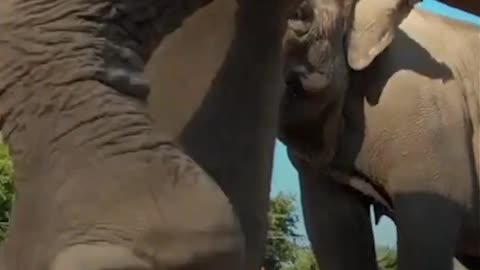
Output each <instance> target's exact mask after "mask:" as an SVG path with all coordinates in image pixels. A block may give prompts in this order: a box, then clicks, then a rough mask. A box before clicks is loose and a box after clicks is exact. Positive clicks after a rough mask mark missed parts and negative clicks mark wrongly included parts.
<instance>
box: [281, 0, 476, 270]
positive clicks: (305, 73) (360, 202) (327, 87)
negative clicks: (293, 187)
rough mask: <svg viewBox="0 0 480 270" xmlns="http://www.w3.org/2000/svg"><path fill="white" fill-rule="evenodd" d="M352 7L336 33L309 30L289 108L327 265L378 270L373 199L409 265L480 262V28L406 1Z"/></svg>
mask: <svg viewBox="0 0 480 270" xmlns="http://www.w3.org/2000/svg"><path fill="white" fill-rule="evenodd" d="M319 2H320V4H321V3H322V2H323V1H321V0H319ZM345 7H346V8H345V12H344V13H343V14H345V16H344V17H340V18H336V19H334V21H335V20H336V21H337V23H332V24H331V25H335V26H336V27H337V28H336V29H335V30H334V31H331V32H329V33H328V34H327V35H325V34H322V33H320V35H319V34H318V33H316V32H315V31H303V33H304V35H303V36H302V35H299V37H298V39H297V45H296V47H297V48H303V54H302V53H301V52H302V50H298V51H297V53H295V54H291V57H293V59H292V60H290V61H289V62H290V63H292V65H291V66H290V69H289V71H290V73H289V87H288V90H287V94H286V95H285V97H284V100H283V102H282V106H281V121H280V139H281V140H282V141H283V142H285V144H286V145H287V147H288V149H289V156H290V159H291V160H292V162H293V164H294V165H295V167H296V168H297V170H298V172H299V175H300V184H301V192H302V204H303V209H304V214H305V220H306V226H307V232H308V235H309V238H310V240H311V242H312V246H313V249H314V251H315V255H316V258H317V260H318V262H319V264H320V267H324V268H325V269H328V270H340V269H341V270H347V269H362V270H368V269H372V270H373V269H376V266H375V263H374V262H375V261H374V254H375V252H374V245H373V236H372V231H371V226H370V221H369V218H368V217H369V215H368V213H369V212H368V207H369V205H370V204H371V203H373V204H374V205H375V211H376V215H377V217H378V216H381V215H382V214H387V215H389V216H391V217H392V218H393V219H394V220H395V222H396V225H397V231H398V269H399V270H452V269H453V265H452V257H454V256H455V257H457V258H458V259H459V260H460V261H461V262H462V263H463V264H465V265H466V266H467V267H468V268H470V269H472V270H476V269H480V178H479V174H480V154H479V152H480V150H479V149H480V145H479V143H480V133H479V130H480V124H479V123H480V38H479V37H480V28H479V27H477V26H474V25H471V24H467V23H463V22H460V21H456V20H452V19H448V18H446V17H442V16H439V15H436V14H433V13H430V12H427V11H423V10H421V9H417V8H415V9H413V10H412V11H411V12H410V10H411V6H410V7H409V6H407V5H401V3H400V2H399V1H396V0H381V1H380V0H359V1H356V3H355V5H353V6H352V10H348V7H349V5H346V6H345ZM315 13H316V14H318V15H317V17H316V18H315V19H317V20H319V21H322V19H323V20H324V21H325V19H324V18H322V12H321V10H316V12H315ZM298 24H299V25H304V26H305V25H306V26H307V27H305V28H307V29H311V27H308V26H311V25H312V23H311V22H307V23H305V22H303V23H302V22H298ZM398 24H400V26H399V28H397V25H398ZM345 25H346V27H345ZM299 28H301V27H299ZM299 33H302V32H301V31H299ZM312 33H313V35H316V37H314V38H310V39H309V38H307V37H308V36H309V35H312ZM342 37H345V53H344V51H343V50H342V49H332V48H333V47H335V46H343V43H342V41H341V38H342ZM452 41H455V42H452ZM299 44H300V45H302V46H300V45H299ZM319 44H320V45H319ZM325 44H326V45H325ZM326 48H327V49H328V50H330V51H331V52H334V53H333V54H330V55H328V57H324V58H320V57H317V55H322V54H321V53H319V51H320V52H321V51H322V50H323V51H324V50H325V49H326ZM335 53H337V54H335ZM323 55H324V54H323ZM332 63H337V64H335V65H334V64H332ZM347 64H348V67H350V68H351V69H352V70H351V72H349V73H348V74H347V73H346V72H345V70H338V69H339V68H340V69H341V68H346V67H347ZM326 67H327V68H326ZM325 71H327V72H325ZM347 79H348V80H349V83H348V86H347V87H345V88H341V87H342V86H345V85H347V84H346V83H345V82H344V81H343V80H347ZM331 88H333V89H334V90H332V89H331ZM331 93H337V94H336V95H334V96H332V95H331ZM325 97H328V98H325ZM334 134H336V136H333V137H335V139H332V135H334Z"/></svg>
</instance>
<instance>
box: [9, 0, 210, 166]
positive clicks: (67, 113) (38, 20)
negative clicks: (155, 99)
mask: <svg viewBox="0 0 480 270" xmlns="http://www.w3.org/2000/svg"><path fill="white" fill-rule="evenodd" d="M210 1H211V0H203V1H196V0H185V1H178V0H176V1H100V2H91V1H86V0H71V1H60V0H58V1H47V0H38V1H22V0H12V1H5V2H2V3H0V26H1V28H2V29H3V30H2V31H1V33H0V48H1V51H2V55H1V62H0V75H1V77H2V78H3V79H4V80H3V81H2V82H1V83H0V97H1V99H0V119H1V122H0V124H1V125H2V131H3V134H4V137H5V140H6V142H8V143H9V144H10V147H11V150H12V153H13V155H14V158H15V160H18V161H20V160H23V158H22V159H20V158H19V157H20V155H23V154H25V151H26V150H25V149H33V148H32V147H31V145H30V146H29V145H28V144H27V143H26V142H25V136H23V135H21V134H25V135H26V136H33V135H32V134H36V135H35V137H34V138H36V141H33V142H32V141H30V142H31V143H36V144H40V145H41V144H42V143H45V142H49V143H51V142H54V141H55V142H57V143H58V142H59V141H60V139H61V138H62V137H63V136H65V135H67V134H69V133H71V132H72V131H74V130H78V129H80V130H81V129H82V128H85V127H87V126H88V128H87V130H88V134H89V135H88V136H85V137H83V141H79V139H78V141H76V142H75V143H73V144H72V145H70V146H71V147H73V149H75V147H78V146H81V145H85V144H86V143H87V142H88V143H90V144H92V146H94V147H96V146H98V145H102V146H106V145H107V144H108V143H112V142H115V143H114V144H117V143H120V141H124V140H120V137H136V136H140V134H141V133H142V132H143V133H145V131H147V132H146V133H150V132H149V131H151V128H150V120H149V118H148V117H147V114H146V112H144V110H143V109H140V107H139V106H140V105H141V104H140V103H141V102H142V100H144V99H146V97H147V95H148V92H149V87H148V84H147V82H146V80H145V79H144V75H143V68H144V65H145V62H146V60H148V58H149V57H150V54H151V53H152V51H153V49H154V48H155V47H156V46H157V45H158V44H159V43H160V42H161V40H162V39H163V37H164V36H165V35H167V34H168V33H169V32H171V31H173V30H175V29H176V28H177V27H179V26H180V24H181V22H182V20H183V19H184V18H186V17H187V16H188V15H189V14H191V13H192V12H194V11H195V10H196V9H198V8H200V7H201V6H203V5H205V4H207V3H209V2H210ZM122 94H127V95H131V96H134V97H136V98H137V100H128V101H124V99H123V98H122V97H121V96H122ZM120 100H121V101H120ZM126 104H128V105H126ZM85 107H89V108H88V109H87V110H86V109H85ZM107 107H108V109H107ZM76 112H81V114H82V115H80V113H76ZM47 115H48V117H44V116H47ZM32 116H35V117H32ZM37 117H38V119H36V118H37ZM40 118H41V119H40ZM62 118H70V119H71V121H62ZM27 119H29V120H27ZM103 120H105V121H109V122H110V121H118V126H116V127H115V130H106V128H107V126H108V127H113V126H115V125H105V124H101V122H102V121H103ZM27 121H30V122H28V123H27ZM47 121H49V122H47ZM60 122H61V123H69V124H68V126H67V125H65V124H64V125H63V126H60V125H57V124H55V123H60ZM49 123H50V124H49ZM132 123H133V124H132ZM44 127H53V129H52V130H43V128H44ZM127 127H128V128H127ZM93 131H95V132H93ZM27 134H29V135H27ZM40 134H41V135H40ZM105 134H109V136H106V135H105ZM94 138H95V139H94ZM42 140H44V141H42ZM152 143H153V144H158V143H159V142H152V141H151V140H145V144H146V145H142V146H139V145H138V143H137V144H130V145H131V146H132V149H139V148H143V147H148V146H151V145H152ZM125 145H128V144H125ZM125 148H126V147H125ZM62 149H64V150H65V148H62ZM39 151H41V150H39ZM52 151H53V150H52ZM125 151H128V149H125ZM17 164H19V163H18V162H16V166H17Z"/></svg>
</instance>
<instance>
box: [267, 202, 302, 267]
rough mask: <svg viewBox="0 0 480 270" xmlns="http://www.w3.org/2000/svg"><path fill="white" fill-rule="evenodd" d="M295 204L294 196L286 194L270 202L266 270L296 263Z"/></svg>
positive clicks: (296, 219) (296, 217)
mask: <svg viewBox="0 0 480 270" xmlns="http://www.w3.org/2000/svg"><path fill="white" fill-rule="evenodd" d="M294 202H295V199H294V197H293V196H290V195H285V194H279V195H277V196H276V197H274V198H272V199H271V201H270V212H269V215H268V218H269V224H270V228H269V230H268V240H267V248H266V256H265V261H264V266H265V268H266V270H279V269H281V268H282V266H284V265H288V264H293V263H295V259H296V255H297V254H296V249H297V246H296V244H295V240H296V238H297V237H298V235H297V234H296V233H295V229H296V223H297V222H298V216H297V215H296V214H295V205H294Z"/></svg>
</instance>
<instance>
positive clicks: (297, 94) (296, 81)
mask: <svg viewBox="0 0 480 270" xmlns="http://www.w3.org/2000/svg"><path fill="white" fill-rule="evenodd" d="M286 85H287V89H286V91H287V92H286V94H287V96H288V97H290V98H294V99H297V98H306V97H307V93H306V91H305V89H304V88H303V84H302V81H301V80H300V76H299V74H297V73H296V72H291V73H290V74H289V75H288V77H287V80H286Z"/></svg>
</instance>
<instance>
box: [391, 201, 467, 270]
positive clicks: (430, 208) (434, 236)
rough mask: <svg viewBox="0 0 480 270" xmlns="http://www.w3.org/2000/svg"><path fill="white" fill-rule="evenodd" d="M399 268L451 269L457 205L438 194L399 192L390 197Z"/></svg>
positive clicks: (457, 218)
mask: <svg viewBox="0 0 480 270" xmlns="http://www.w3.org/2000/svg"><path fill="white" fill-rule="evenodd" d="M393 204H394V209H395V219H396V225H397V232H398V243H397V244H398V269H399V270H452V269H453V260H452V258H453V257H454V254H455V243H456V242H457V238H458V234H459V229H460V225H461V216H460V213H459V211H458V206H457V205H455V204H453V203H452V202H451V201H449V200H447V199H445V198H444V197H442V196H437V195H434V194H428V193H420V192H418V193H400V194H396V195H394V197H393Z"/></svg>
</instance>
